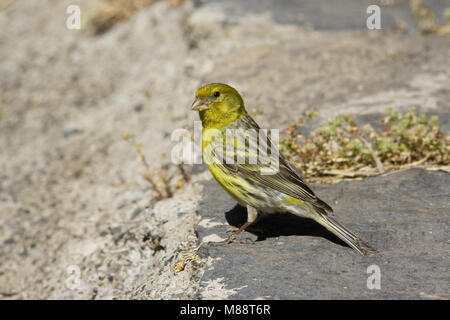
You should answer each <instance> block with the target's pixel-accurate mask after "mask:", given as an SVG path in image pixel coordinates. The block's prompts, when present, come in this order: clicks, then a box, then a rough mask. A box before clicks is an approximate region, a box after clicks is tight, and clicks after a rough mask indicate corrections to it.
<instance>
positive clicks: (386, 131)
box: [280, 108, 450, 182]
mask: <svg viewBox="0 0 450 320" xmlns="http://www.w3.org/2000/svg"><path fill="white" fill-rule="evenodd" d="M438 120H439V118H438V117H437V116H431V117H428V116H426V115H425V114H417V112H416V109H415V108H411V110H410V111H409V112H408V113H407V114H400V113H396V112H394V111H392V110H391V109H388V110H387V111H386V116H385V117H384V118H383V120H382V123H381V126H382V131H381V132H377V131H376V130H375V129H374V128H373V127H372V126H371V125H369V124H367V125H365V126H363V127H362V128H361V127H359V126H358V125H357V124H356V123H355V122H354V121H353V119H352V117H351V116H349V115H343V116H339V117H336V118H334V119H330V120H329V121H328V125H326V126H322V127H320V128H318V129H317V130H316V131H315V133H314V135H313V136H312V137H311V138H305V137H303V136H302V135H301V134H299V133H298V129H299V128H300V127H301V126H302V125H303V123H304V121H305V120H304V118H300V119H298V121H297V122H296V123H292V124H290V125H289V126H288V128H287V129H286V130H284V135H283V136H282V137H281V139H280V145H281V152H282V153H283V154H284V155H286V156H287V157H288V159H289V160H291V161H292V162H293V163H294V164H296V165H297V166H298V168H299V169H300V171H301V172H303V173H304V174H305V176H307V177H308V178H310V180H313V181H314V180H315V181H319V180H320V181H330V182H333V181H335V180H336V179H341V178H358V177H366V176H371V175H376V174H381V173H384V172H387V171H393V170H399V169H401V168H404V167H411V166H422V167H432V166H434V167H439V168H441V169H444V170H448V165H449V164H450V157H449V154H450V147H449V142H450V137H449V136H446V135H444V134H443V133H441V132H440V125H439V122H438ZM330 177H331V178H330Z"/></svg>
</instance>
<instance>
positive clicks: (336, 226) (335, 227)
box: [314, 214, 378, 257]
mask: <svg viewBox="0 0 450 320" xmlns="http://www.w3.org/2000/svg"><path fill="white" fill-rule="evenodd" d="M314 220H316V221H317V222H318V223H320V224H321V225H322V226H324V227H325V228H327V229H328V230H329V231H331V232H332V233H333V234H335V235H336V236H337V237H339V239H341V240H342V241H344V242H345V243H347V244H348V245H349V246H350V247H352V248H353V249H354V250H355V251H357V252H359V253H360V254H361V255H362V256H364V257H367V256H368V254H369V253H378V251H377V250H375V249H374V248H372V247H371V246H369V245H368V244H367V243H365V242H364V241H363V240H361V239H360V238H358V237H357V236H356V235H355V234H354V233H353V232H351V231H350V230H348V229H347V228H346V227H344V226H343V225H342V224H340V223H339V222H337V221H336V220H334V219H333V218H331V217H330V216H326V215H322V214H320V215H319V216H316V217H315V219H314Z"/></svg>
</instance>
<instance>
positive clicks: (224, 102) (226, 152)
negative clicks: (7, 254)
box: [191, 83, 378, 257]
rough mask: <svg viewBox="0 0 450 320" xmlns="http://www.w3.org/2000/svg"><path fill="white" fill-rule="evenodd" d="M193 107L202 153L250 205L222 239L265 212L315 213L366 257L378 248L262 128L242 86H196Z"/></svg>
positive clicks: (232, 237) (228, 188)
mask: <svg viewBox="0 0 450 320" xmlns="http://www.w3.org/2000/svg"><path fill="white" fill-rule="evenodd" d="M191 109H192V110H194V111H198V113H199V116H200V120H201V122H202V139H201V140H202V156H203V160H204V161H205V162H206V164H207V166H208V169H209V170H210V172H211V174H212V176H213V177H214V178H215V179H216V180H217V182H218V183H219V184H220V185H221V186H222V187H223V189H225V191H226V192H227V193H228V194H229V195H230V196H231V197H232V198H233V199H234V200H235V201H237V202H238V203H239V204H240V205H241V206H244V207H246V208H247V221H246V222H245V223H244V224H243V225H242V226H241V227H239V228H238V229H237V230H236V231H234V232H233V233H232V234H231V235H230V236H229V237H228V239H226V240H225V241H222V242H221V243H222V244H229V243H231V242H235V241H236V242H238V241H237V236H238V235H239V234H240V233H241V232H242V231H244V230H245V229H247V228H248V227H249V226H251V225H254V224H256V222H258V221H259V220H260V219H261V218H262V217H264V216H266V215H268V214H272V213H276V212H289V213H291V214H294V215H297V216H300V217H304V218H309V219H313V220H314V221H316V222H317V223H319V224H320V225H322V226H323V227H325V228H326V229H327V230H329V231H330V232H331V233H333V234H334V235H336V236H337V237H338V238H340V239H341V240H342V241H344V242H345V243H346V244H347V245H349V246H350V247H351V248H353V249H354V250H355V251H357V252H358V253H360V254H361V255H362V256H364V257H367V256H368V255H369V254H373V253H378V251H377V250H375V249H374V248H372V247H371V246H369V245H368V244H367V243H366V242H364V241H363V240H362V239H361V238H359V237H358V236H357V235H355V234H354V233H353V232H351V231H350V230H349V229H347V228H346V227H344V226H343V225H342V224H340V223H339V222H338V221H336V219H335V218H334V214H333V209H332V208H331V207H330V206H329V205H328V204H327V203H325V202H324V201H322V200H321V199H319V198H318V197H317V196H316V195H315V194H314V192H313V191H312V189H311V188H310V187H309V186H308V185H307V184H306V182H305V180H304V178H303V177H302V175H301V174H300V173H299V171H298V170H297V169H296V168H295V166H294V165H292V164H291V163H290V162H289V161H288V160H287V159H286V158H285V157H284V156H283V155H282V154H281V153H280V152H279V149H278V147H277V143H275V142H274V141H275V139H274V138H275V136H274V137H272V134H271V133H269V132H268V131H267V130H264V129H261V128H260V127H259V125H258V124H257V123H256V121H255V120H254V119H253V118H252V117H251V116H250V115H249V114H248V113H247V111H246V109H245V106H244V101H243V99H242V97H241V95H240V94H239V92H238V91H237V90H236V89H234V88H233V87H231V86H229V85H226V84H223V83H209V84H206V85H204V86H202V87H201V88H199V89H198V90H197V92H196V93H195V100H194V102H193V103H192V106H191Z"/></svg>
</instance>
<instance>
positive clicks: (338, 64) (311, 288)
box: [0, 0, 450, 299]
mask: <svg viewBox="0 0 450 320" xmlns="http://www.w3.org/2000/svg"><path fill="white" fill-rule="evenodd" d="M74 2H76V3H77V4H79V5H80V7H81V12H82V20H83V28H82V29H81V30H79V31H74V30H69V29H67V28H66V27H65V26H66V24H65V22H66V19H67V17H68V15H67V13H66V9H67V6H68V5H69V4H74ZM278 2H279V1H275V0H273V1H268V0H267V1H263V2H261V3H259V2H258V3H259V4H258V5H256V2H255V1H248V2H247V1H245V2H244V1H232V2H230V1H187V0H186V1H184V2H183V3H182V4H181V5H179V6H173V5H171V4H170V2H169V1H158V2H156V3H155V4H154V5H152V6H149V7H147V8H144V9H142V10H140V11H139V12H137V13H136V14H135V15H134V16H132V17H131V18H130V19H129V20H127V21H124V22H122V23H119V24H117V25H115V26H114V27H113V28H112V29H111V30H109V31H108V32H106V33H105V34H103V35H101V36H93V35H92V34H90V33H89V32H88V31H87V27H85V25H86V21H87V20H88V18H89V17H90V16H91V15H93V14H95V12H96V11H95V10H96V9H97V8H98V6H99V5H100V4H101V3H102V1H101V0H98V1H87V0H80V1H72V0H70V1H69V0H67V1H66V0H61V1H47V2H45V3H44V2H34V1H27V0H16V1H7V2H5V3H6V4H4V3H1V4H0V150H1V152H0V298H11V299H20V298H22V299H31V298H41V299H43V298H64V299H73V298H82V299H112V298H119V299H128V298H133V299H169V298H192V297H195V298H231V297H236V298H258V297H265V298H287V297H291V298H303V297H305V298H306V297H311V298H313V297H314V298H327V297H333V298H352V297H367V298H388V297H393V298H420V297H422V298H438V297H449V292H448V283H449V281H448V280H449V279H448V277H447V274H448V253H449V250H448V236H446V235H447V234H448V224H449V221H448V219H449V208H450V205H449V203H448V195H449V190H448V186H449V181H448V180H449V176H448V174H446V173H442V172H426V171H422V170H417V169H412V170H409V171H405V172H400V173H396V174H393V175H389V176H383V177H377V178H373V179H367V180H364V181H354V182H342V183H340V184H338V185H316V186H314V189H315V190H317V193H318V194H319V195H320V196H321V197H323V198H324V199H325V200H327V201H329V202H330V204H332V205H333V207H334V208H335V209H336V211H337V214H338V217H339V219H340V220H341V221H342V222H343V223H345V224H348V226H349V227H351V228H352V229H354V231H355V232H358V233H359V234H361V236H363V237H364V238H365V239H366V240H367V241H368V242H370V243H372V244H373V245H374V246H375V247H377V248H378V249H380V250H381V251H382V253H381V254H380V255H379V256H374V257H371V258H369V259H362V258H360V257H359V256H357V255H356V254H355V253H354V252H352V251H351V250H350V249H348V248H346V247H343V246H341V245H339V244H338V243H335V242H333V238H332V237H329V235H327V234H323V232H322V230H321V229H320V228H319V229H317V228H316V227H314V225H311V224H308V223H307V222H305V221H301V223H300V222H299V221H298V220H296V219H294V220H292V217H290V216H284V218H282V219H281V220H279V219H278V218H276V217H274V218H273V219H275V220H273V221H270V220H269V222H267V221H266V222H265V223H266V224H267V225H268V226H274V228H272V230H270V228H269V230H266V235H265V236H266V239H265V240H263V241H258V242H256V244H254V245H231V246H228V247H208V246H202V247H201V248H200V251H199V256H200V257H201V259H200V261H197V262H193V261H191V262H187V263H186V267H185V269H184V271H181V272H178V273H176V272H174V271H173V267H174V265H175V264H176V263H177V262H179V261H180V260H182V259H183V258H184V257H185V254H186V252H191V253H192V252H193V248H195V247H196V246H197V245H198V244H199V240H202V239H203V238H204V237H208V236H209V238H207V239H209V240H214V238H217V236H221V237H224V232H225V229H226V227H227V222H226V221H229V222H230V223H232V224H238V223H239V221H240V220H239V219H242V215H240V214H239V212H240V211H239V210H238V209H237V210H235V211H232V212H231V213H229V214H227V215H226V216H224V213H226V212H227V211H229V210H231V209H233V207H234V203H233V202H232V201H231V200H230V199H229V198H228V197H227V196H226V194H225V193H224V192H223V191H222V190H221V189H220V187H219V186H218V185H217V184H216V183H215V182H214V181H213V180H212V177H211V176H210V174H209V173H208V172H206V171H205V167H203V166H194V167H193V168H190V167H189V166H187V167H186V170H190V169H192V175H193V177H192V182H191V183H190V184H188V185H187V186H186V187H185V188H184V189H183V190H181V191H178V192H177V193H176V194H175V196H174V197H172V198H169V199H164V200H161V201H159V202H158V203H156V204H155V205H153V204H152V203H151V201H150V199H151V197H152V196H154V190H153V188H152V186H151V185H150V184H149V183H148V182H147V181H146V179H145V178H144V177H143V173H144V172H145V171H146V168H145V166H144V165H143V164H142V161H140V160H139V159H138V153H136V150H135V149H136V147H135V146H134V145H133V144H130V142H129V141H128V142H127V141H124V138H123V136H124V134H134V135H135V136H136V141H135V142H136V143H142V152H143V154H144V155H145V158H146V160H147V162H148V163H150V164H151V165H152V166H153V167H155V168H158V167H160V166H168V165H170V164H171V149H172V147H173V146H174V142H173V141H171V134H172V132H173V131H174V130H175V129H179V128H184V129H189V130H192V127H193V126H192V123H193V120H197V118H198V116H197V115H196V114H195V113H194V112H190V111H188V110H189V106H190V103H191V102H192V98H193V94H194V92H195V90H196V89H197V88H198V87H199V86H201V85H202V84H203V83H205V82H207V81H222V82H226V83H229V84H231V85H233V86H234V87H236V88H237V89H238V90H239V91H240V92H241V93H242V95H243V98H244V100H245V102H246V105H247V107H248V109H249V110H252V109H254V108H258V109H261V110H263V111H264V114H263V115H260V116H257V117H256V120H257V121H258V122H259V124H260V125H261V126H262V127H273V128H283V127H285V126H286V125H287V123H289V122H291V121H292V119H296V118H297V117H298V116H300V115H302V114H303V112H304V111H306V110H310V109H315V110H317V111H319V112H320V118H318V120H317V122H315V125H319V124H321V123H323V122H324V121H326V119H328V118H329V117H331V116H335V115H338V114H342V113H348V114H352V115H355V116H358V117H359V119H374V117H379V115H380V114H382V113H383V112H384V110H385V109H386V108H388V107H391V108H393V109H394V110H399V111H405V110H408V109H409V108H410V107H411V106H412V105H416V106H417V107H418V110H419V111H423V112H427V113H431V114H439V115H440V117H441V118H440V122H441V123H442V125H443V128H444V130H448V128H449V119H450V116H449V114H450V108H449V103H448V101H450V88H449V86H448V83H450V69H449V67H448V61H450V38H449V37H440V36H435V35H427V36H423V35H420V34H419V33H417V32H416V29H415V28H414V27H413V26H412V25H410V23H409V21H411V20H408V19H409V18H408V19H406V18H405V19H406V20H407V21H408V24H409V25H410V27H409V28H408V29H407V30H406V32H403V33H402V32H394V31H390V30H389V28H390V27H391V26H392V25H394V23H393V22H394V20H395V19H397V18H399V19H403V18H404V17H406V16H408V12H407V11H405V10H407V6H405V3H406V1H399V2H398V3H397V4H395V5H393V6H389V5H388V6H386V7H383V9H382V10H383V12H384V13H383V15H386V17H391V18H390V20H389V19H387V20H386V25H385V27H386V28H384V30H383V31H382V32H379V31H374V30H372V31H368V30H367V29H365V28H363V29H361V28H360V26H361V24H360V23H361V21H365V17H366V15H365V11H364V10H363V11H362V12H361V17H358V16H357V15H355V12H360V10H359V9H358V8H361V9H364V6H363V5H362V4H361V3H362V2H360V1H357V0H355V1H351V0H346V1H345V3H346V8H347V10H338V11H337V10H330V11H327V10H326V8H328V2H326V4H325V2H322V1H318V2H315V3H317V4H316V5H315V6H311V5H308V4H307V2H305V1H300V0H299V1H283V4H282V6H281V7H276V8H275V7H274V3H278ZM441 6H446V7H450V2H449V1H439V5H436V7H435V8H434V7H433V9H434V10H435V14H438V13H440V12H441V11H442V10H441V9H442V8H441ZM355 10H356V11H355ZM399 10H400V11H399ZM297 11H298V14H295V13H296V12H297ZM302 17H306V19H303V18H302ZM324 17H329V18H326V19H325V18H324ZM344 22H345V23H344ZM411 23H412V22H411ZM316 29H318V30H316ZM330 29H331V30H330ZM310 129H311V130H312V129H314V128H313V127H311V128H310ZM421 197H422V198H423V199H424V200H423V201H422V200H420V199H421ZM336 201H337V203H336ZM430 203H431V204H430ZM151 204H152V205H151ZM236 212H237V214H236ZM208 219H209V220H208ZM226 219H228V220H226ZM283 221H284V222H283ZM286 221H287V225H288V226H286ZM262 223H263V222H262ZM305 225H306V226H305ZM279 229H282V230H283V231H282V232H281V233H280V231H277V230H279ZM196 230H197V231H198V234H196ZM430 232H432V233H430ZM277 233H280V234H277ZM214 234H216V235H217V236H214ZM296 234H302V235H304V236H298V235H296ZM197 235H198V236H199V237H200V238H199V239H198V238H197ZM247 235H248V234H247ZM260 238H261V239H262V238H264V237H263V236H261V237H260ZM334 240H335V239H334ZM281 242H282V243H281ZM249 248H250V250H249ZM194 251H195V250H194ZM192 256H193V257H195V254H193V255H192ZM268 259H270V260H268ZM370 264H377V265H378V266H379V267H380V270H381V289H380V290H368V289H367V287H366V285H365V283H366V281H367V277H368V275H367V272H366V271H367V267H368V266H369V265H370ZM250 271H251V274H252V275H251V276H250ZM200 286H201V287H200ZM288 288H289V289H288ZM289 290H290V291H289ZM422 292H423V294H422V295H421V293H422Z"/></svg>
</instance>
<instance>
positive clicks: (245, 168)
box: [223, 115, 333, 214]
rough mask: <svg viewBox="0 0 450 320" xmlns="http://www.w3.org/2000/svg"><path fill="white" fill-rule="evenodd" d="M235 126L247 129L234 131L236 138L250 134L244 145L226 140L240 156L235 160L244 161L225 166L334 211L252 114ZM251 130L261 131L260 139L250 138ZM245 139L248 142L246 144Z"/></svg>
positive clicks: (315, 205)
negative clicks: (283, 153) (280, 150)
mask: <svg viewBox="0 0 450 320" xmlns="http://www.w3.org/2000/svg"><path fill="white" fill-rule="evenodd" d="M233 127H235V128H239V129H244V130H235V132H234V135H235V136H238V137H239V136H241V137H242V135H244V133H245V132H247V133H246V134H245V137H244V140H243V141H244V143H242V140H241V143H239V141H237V142H236V140H239V139H233V140H231V139H228V138H227V140H226V141H227V142H226V144H227V145H228V144H230V141H231V143H232V144H233V145H234V147H235V149H234V150H235V152H236V154H237V156H236V157H235V160H239V157H240V160H241V161H234V162H232V163H223V165H224V166H225V167H227V168H228V169H229V170H232V171H234V172H236V173H238V174H241V175H243V176H245V178H246V179H247V180H250V181H255V182H259V183H261V184H263V185H264V186H267V187H270V188H272V189H275V190H277V191H280V192H282V193H285V194H287V195H289V196H291V197H294V198H297V199H300V200H303V201H306V202H308V203H310V204H312V205H313V206H314V207H315V208H316V209H318V211H320V212H322V213H324V214H326V212H327V211H330V212H332V211H333V209H332V208H331V207H330V206H329V205H328V204H326V203H325V202H323V201H322V200H320V199H319V198H318V197H317V196H316V195H315V194H314V192H313V191H312V190H311V189H310V188H309V187H308V186H307V185H306V183H305V181H304V180H303V178H302V177H301V175H300V173H298V171H297V170H296V169H295V168H294V166H293V165H292V164H290V163H289V161H288V160H287V159H286V158H285V157H284V156H283V155H282V154H281V153H280V152H279V151H278V148H277V147H276V146H275V145H274V144H273V143H272V141H271V139H270V138H269V137H268V136H267V135H266V134H265V132H264V130H260V128H259V126H258V124H257V123H256V122H255V121H254V120H253V119H252V118H251V117H250V116H249V115H245V116H243V117H242V118H240V119H239V120H237V122H236V123H235V124H234V125H233ZM252 129H253V130H255V131H256V132H258V136H259V139H257V140H256V139H255V137H254V136H250V137H249V135H248V131H249V130H252ZM245 138H246V139H247V142H245V141H246V140H245ZM252 146H253V148H252ZM255 146H256V147H255ZM256 150H257V151H256ZM261 154H267V156H265V157H264V156H261ZM258 155H259V156H258ZM252 158H253V159H252ZM255 158H256V161H255ZM242 159H245V161H242ZM264 160H266V161H264ZM274 164H275V167H272V169H275V170H274V171H272V172H271V173H269V172H270V171H269V172H268V171H266V172H264V168H265V169H266V170H270V169H269V168H270V167H271V165H272V166H273V165H274ZM276 166H278V168H276Z"/></svg>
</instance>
